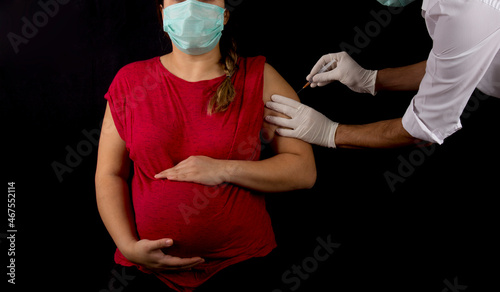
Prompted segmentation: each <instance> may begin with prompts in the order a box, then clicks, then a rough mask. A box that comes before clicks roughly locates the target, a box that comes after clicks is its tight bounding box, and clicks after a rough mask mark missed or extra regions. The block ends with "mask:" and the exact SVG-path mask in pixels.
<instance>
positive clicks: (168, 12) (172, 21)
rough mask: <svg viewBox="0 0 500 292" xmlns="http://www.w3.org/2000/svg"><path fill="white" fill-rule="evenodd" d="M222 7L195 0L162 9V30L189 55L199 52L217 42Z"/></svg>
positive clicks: (210, 48)
mask: <svg viewBox="0 0 500 292" xmlns="http://www.w3.org/2000/svg"><path fill="white" fill-rule="evenodd" d="M224 11H225V9H224V8H221V7H220V6H217V5H213V4H208V3H203V2H200V1H197V0H186V1H184V2H181V3H178V4H174V5H170V6H168V7H166V8H165V9H163V30H165V32H166V33H168V35H169V36H170V39H171V40H172V42H173V43H174V45H175V46H176V47H177V48H178V49H179V50H181V51H182V52H184V53H186V54H189V55H202V54H205V53H208V52H210V51H211V50H213V49H214V48H215V47H216V46H217V44H218V43H219V40H220V38H221V37H222V30H223V29H224Z"/></svg>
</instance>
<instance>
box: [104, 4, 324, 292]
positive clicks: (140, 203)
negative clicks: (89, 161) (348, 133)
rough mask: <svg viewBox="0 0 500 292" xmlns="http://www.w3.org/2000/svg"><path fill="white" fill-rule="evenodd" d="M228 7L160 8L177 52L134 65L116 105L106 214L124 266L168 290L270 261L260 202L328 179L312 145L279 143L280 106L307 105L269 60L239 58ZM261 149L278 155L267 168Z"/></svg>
mask: <svg viewBox="0 0 500 292" xmlns="http://www.w3.org/2000/svg"><path fill="white" fill-rule="evenodd" d="M225 6H226V3H225V1H224V0H211V1H196V0H187V1H175V0H165V1H163V0H162V1H159V2H158V9H159V12H160V13H161V16H162V19H163V24H164V30H165V32H166V33H167V34H168V36H169V37H170V39H171V41H172V44H173V46H172V47H173V50H172V52H171V53H169V54H167V55H164V56H161V57H156V58H153V59H150V60H146V61H140V62H135V63H132V64H129V65H127V66H125V67H124V68H122V69H121V70H120V71H119V72H118V74H117V75H116V77H115V79H114V81H113V83H112V84H111V86H110V88H109V91H108V92H107V93H106V95H105V97H106V99H107V100H108V104H107V107H106V112H105V115H104V121H103V128H102V132H101V139H100V144H99V155H98V163H97V171H96V194H97V204H98V208H99V212H100V215H101V218H102V220H103V222H104V224H105V226H106V228H107V230H108V232H109V233H110V235H111V237H112V238H113V240H114V242H115V243H116V246H117V250H116V253H115V262H116V263H117V264H118V265H120V266H123V267H136V268H137V269H139V270H140V271H141V272H144V275H145V274H150V275H154V276H155V277H157V278H158V279H160V280H161V282H163V283H161V282H160V283H161V284H162V285H164V289H163V290H162V291H169V290H168V289H173V290H174V291H193V290H194V289H195V288H197V287H199V286H201V288H203V285H202V284H203V283H204V282H205V281H207V280H208V279H209V278H211V277H212V276H214V275H215V274H216V273H218V272H219V271H221V270H223V269H224V270H227V269H231V267H232V266H233V265H236V264H237V263H240V262H244V261H247V260H250V259H252V258H258V257H264V256H266V255H267V254H269V253H270V252H271V251H272V250H273V249H274V248H275V247H276V242H275V239H274V233H273V229H272V226H271V222H270V217H269V215H268V213H267V211H266V206H265V200H264V196H263V195H262V194H256V193H255V191H258V192H267V193H272V192H285V191H291V190H296V189H303V188H311V187H312V186H313V185H314V183H315V180H316V171H315V169H316V166H315V163H314V156H313V153H312V149H311V146H310V145H309V144H307V143H305V142H302V141H300V140H296V139H292V138H285V137H280V136H274V131H275V128H274V127H273V126H272V125H270V124H267V123H265V122H264V114H265V109H264V104H265V102H267V101H269V100H270V99H271V96H272V95H274V94H277V95H283V96H291V97H292V98H294V99H297V100H298V97H297V95H296V94H295V93H294V91H293V89H292V88H291V87H290V86H289V85H288V84H287V82H286V81H285V80H284V79H283V78H282V77H281V76H280V75H279V74H278V73H277V72H276V71H275V70H274V69H273V68H272V67H271V66H269V65H268V64H266V63H265V58H264V57H253V58H242V57H239V56H238V55H237V54H236V51H235V45H234V43H233V41H232V38H230V36H228V35H226V34H224V36H222V31H223V30H224V26H225V25H226V24H227V22H228V21H229V12H228V11H227V10H225V9H224V8H225ZM221 36H222V38H221ZM270 114H272V113H266V115H270ZM261 138H264V139H265V140H266V142H269V145H270V146H271V147H272V149H273V150H274V152H275V156H273V157H271V158H269V159H266V160H259V156H260V152H261ZM131 165H133V172H130V171H129V170H130V169H131V167H130V166H131ZM130 177H131V182H130V185H129V178H130ZM134 269H135V268H134ZM141 274H143V273H141ZM254 280H255V281H258V279H254ZM165 284H166V285H165ZM167 286H168V287H167ZM143 288H145V287H143ZM240 288H241V289H237V288H235V290H233V291H244V289H243V288H244V287H240ZM125 291H126V290H125ZM144 291H146V290H144ZM148 291H150V290H148Z"/></svg>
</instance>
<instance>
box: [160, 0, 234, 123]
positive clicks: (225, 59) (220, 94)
mask: <svg viewBox="0 0 500 292" xmlns="http://www.w3.org/2000/svg"><path fill="white" fill-rule="evenodd" d="M227 2H228V0H225V1H224V3H225V4H226V7H228V3H227ZM157 4H158V5H157V13H158V19H159V20H160V23H162V7H163V0H157ZM230 24H231V21H229V22H228V23H227V24H226V26H225V27H224V31H223V34H222V38H221V40H220V43H219V45H220V51H221V59H220V61H219V64H220V65H221V67H222V69H224V72H225V73H226V79H225V80H224V81H223V82H222V83H221V85H219V87H218V88H217V91H216V92H215V94H214V96H212V98H211V99H210V102H209V103H208V109H207V112H208V114H209V115H212V114H214V113H220V112H224V111H226V110H227V109H228V108H229V105H230V104H231V102H232V101H233V100H234V97H235V96H236V89H235V88H234V85H233V82H232V77H233V76H234V74H235V73H236V71H237V70H238V64H237V63H238V57H239V55H238V53H237V47H236V42H235V41H234V39H233V37H232V26H231V25H230ZM162 27H163V25H162ZM162 30H163V28H162ZM165 35H167V36H168V34H167V33H165Z"/></svg>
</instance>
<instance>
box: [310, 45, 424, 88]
mask: <svg viewBox="0 0 500 292" xmlns="http://www.w3.org/2000/svg"><path fill="white" fill-rule="evenodd" d="M332 60H335V61H336V62H335V63H334V65H333V66H332V68H330V69H329V70H328V71H326V72H325V73H321V74H317V73H318V72H319V71H320V70H321V68H323V66H325V65H326V64H328V63H329V62H330V61H332ZM425 66H426V62H425V61H424V62H420V63H417V64H414V65H410V66H405V67H400V68H387V69H382V70H378V71H377V70H366V69H364V68H363V67H361V66H360V65H359V64H358V63H357V62H356V61H354V59H353V58H351V56H349V55H348V54H347V53H346V52H340V53H334V54H328V55H324V56H323V57H321V58H320V59H319V61H318V62H317V63H316V65H315V66H314V67H313V69H312V70H311V73H310V74H309V75H308V76H307V78H306V79H307V80H309V81H311V87H313V88H314V87H316V86H325V85H327V84H330V83H332V82H334V81H339V82H341V83H343V84H344V85H346V86H347V87H349V88H350V89H351V90H352V91H355V92H358V93H370V94H372V95H375V94H376V93H377V92H378V91H382V90H392V91H410V90H418V88H419V85H420V82H421V81H422V78H423V77H424V75H425Z"/></svg>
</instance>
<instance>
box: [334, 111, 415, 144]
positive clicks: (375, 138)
mask: <svg viewBox="0 0 500 292" xmlns="http://www.w3.org/2000/svg"><path fill="white" fill-rule="evenodd" d="M420 142H422V141H421V140H418V139H416V138H414V137H412V136H411V135H410V134H408V132H407V131H406V130H405V129H404V128H403V123H402V119H400V118H399V119H393V120H387V121H381V122H376V123H371V124H366V125H342V124H341V125H339V126H338V129H337V133H336V136H335V143H336V145H337V147H338V148H381V149H383V148H397V147H402V146H409V145H414V144H417V143H420Z"/></svg>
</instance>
